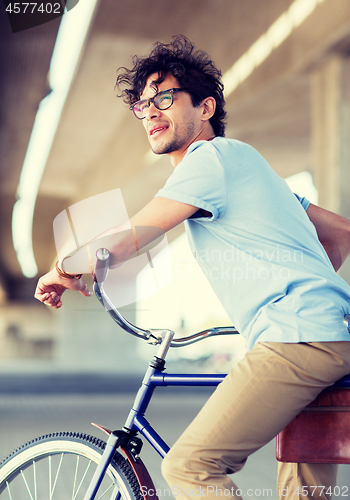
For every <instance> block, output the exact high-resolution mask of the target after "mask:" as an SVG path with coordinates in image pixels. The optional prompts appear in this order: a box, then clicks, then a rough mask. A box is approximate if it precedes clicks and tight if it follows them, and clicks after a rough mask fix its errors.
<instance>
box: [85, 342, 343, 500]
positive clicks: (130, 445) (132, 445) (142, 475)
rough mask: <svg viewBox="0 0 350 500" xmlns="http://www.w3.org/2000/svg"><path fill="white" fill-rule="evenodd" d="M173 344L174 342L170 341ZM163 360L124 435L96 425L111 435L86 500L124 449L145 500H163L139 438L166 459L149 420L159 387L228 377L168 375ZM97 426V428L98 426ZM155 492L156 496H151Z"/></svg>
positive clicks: (147, 380) (212, 383) (146, 382)
mask: <svg viewBox="0 0 350 500" xmlns="http://www.w3.org/2000/svg"><path fill="white" fill-rule="evenodd" d="M169 342H170V341H169ZM160 361H161V358H159V357H157V356H155V357H154V358H153V361H151V363H150V365H151V366H150V367H149V368H148V369H147V371H146V374H145V376H144V379H143V381H142V385H141V387H140V388H139V390H138V393H137V395H136V398H135V401H134V405H133V407H132V409H131V411H130V413H129V415H128V418H127V420H126V422H125V425H124V428H123V430H121V431H113V432H112V431H111V430H109V429H106V428H104V427H102V426H99V425H96V427H98V428H100V429H101V430H103V431H104V432H106V433H107V434H108V435H109V439H108V441H107V446H106V450H105V452H104V454H103V455H102V458H101V462H100V465H99V467H98V469H97V470H96V473H95V476H94V478H93V480H92V483H91V485H90V487H91V490H89V491H88V492H87V494H86V496H85V498H84V500H93V499H94V498H95V494H96V492H97V490H98V488H99V486H100V482H101V480H102V478H103V474H104V472H105V471H106V469H107V467H108V465H109V463H110V461H111V460H112V457H113V454H114V452H115V450H116V449H117V448H118V447H120V448H121V450H122V451H123V453H124V454H125V455H126V458H127V460H128V461H129V463H130V465H131V466H132V468H133V470H134V472H135V474H136V477H137V479H138V481H139V485H140V491H141V492H142V494H143V496H144V499H145V500H159V499H158V496H157V495H156V488H155V486H154V484H153V481H152V479H151V477H150V475H149V473H148V471H147V469H146V467H145V465H144V464H143V462H142V460H141V459H140V457H139V452H140V450H141V446H142V442H141V440H139V439H138V438H137V437H136V436H137V434H140V435H141V436H143V437H144V438H145V439H146V441H147V442H148V443H149V444H150V445H151V446H152V447H153V448H154V450H156V451H157V453H158V454H159V455H160V456H161V457H162V458H164V457H165V455H166V454H167V453H168V451H169V449H170V448H169V446H168V445H167V444H166V442H165V441H164V440H163V439H162V438H161V436H160V435H159V434H158V433H157V431H156V430H155V429H154V428H153V427H152V426H151V424H150V423H149V422H148V420H147V419H146V418H145V413H146V411H147V408H148V405H149V403H150V401H151V399H152V396H153V393H154V390H155V388H156V387H167V386H178V387H199V386H201V387H216V386H218V385H219V384H220V383H221V382H222V381H223V380H224V378H225V377H226V374H183V373H181V374H171V373H165V372H164V371H163V370H164V368H163V367H162V368H161V369H159V368H157V367H154V366H152V364H153V363H159V362H160ZM332 387H334V388H345V387H346V388H349V389H350V375H348V376H346V377H344V378H342V379H341V380H339V381H338V382H336V383H335V384H334V386H332ZM94 425H95V424H94ZM149 492H152V495H149V494H148V493H149Z"/></svg>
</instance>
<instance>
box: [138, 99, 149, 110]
mask: <svg viewBox="0 0 350 500" xmlns="http://www.w3.org/2000/svg"><path fill="white" fill-rule="evenodd" d="M148 108H149V104H148V102H147V101H144V102H141V103H140V111H146V110H147V109H148Z"/></svg>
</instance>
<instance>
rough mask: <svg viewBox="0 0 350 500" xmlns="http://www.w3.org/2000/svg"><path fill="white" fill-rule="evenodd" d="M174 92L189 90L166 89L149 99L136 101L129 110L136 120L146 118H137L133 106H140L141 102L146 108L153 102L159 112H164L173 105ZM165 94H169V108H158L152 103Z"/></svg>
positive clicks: (155, 104)
mask: <svg viewBox="0 0 350 500" xmlns="http://www.w3.org/2000/svg"><path fill="white" fill-rule="evenodd" d="M176 92H189V90H187V89H181V88H173V89H167V90H161V91H160V92H157V94H156V95H154V96H153V97H150V98H149V99H141V100H140V101H136V102H134V104H132V105H131V106H130V107H129V109H131V110H132V111H133V113H134V115H135V116H136V118H137V119H138V120H143V119H144V118H146V116H137V114H136V112H135V106H136V105H137V104H140V103H141V102H147V103H148V106H149V105H150V104H151V102H153V104H154V106H155V107H156V108H157V109H159V110H160V111H165V110H166V109H169V108H170V107H171V106H172V105H173V104H174V94H175V93H176ZM166 93H169V94H171V103H170V104H169V106H167V107H166V108H160V107H159V106H157V103H156V102H154V100H155V99H156V98H157V97H158V96H160V95H162V94H166Z"/></svg>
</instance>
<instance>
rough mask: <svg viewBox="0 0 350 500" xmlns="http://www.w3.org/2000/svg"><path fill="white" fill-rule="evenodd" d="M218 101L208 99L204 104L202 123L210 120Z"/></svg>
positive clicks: (204, 100)
mask: <svg viewBox="0 0 350 500" xmlns="http://www.w3.org/2000/svg"><path fill="white" fill-rule="evenodd" d="M215 109H216V101H215V99H214V97H206V98H205V99H203V102H202V121H207V120H210V118H211V117H212V116H213V114H214V113H215Z"/></svg>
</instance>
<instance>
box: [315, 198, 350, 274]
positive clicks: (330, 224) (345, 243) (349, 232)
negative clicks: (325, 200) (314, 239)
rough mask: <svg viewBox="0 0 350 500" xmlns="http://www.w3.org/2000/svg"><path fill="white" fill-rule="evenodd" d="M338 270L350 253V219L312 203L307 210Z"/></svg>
mask: <svg viewBox="0 0 350 500" xmlns="http://www.w3.org/2000/svg"><path fill="white" fill-rule="evenodd" d="M306 213H307V215H308V216H309V219H310V220H311V222H312V223H313V225H314V226H315V228H316V232H317V236H318V239H319V240H320V242H321V244H322V246H323V247H324V249H325V251H326V253H327V255H328V257H329V259H330V261H331V262H332V264H333V267H334V269H335V270H336V271H338V269H339V268H340V266H341V265H342V264H343V263H344V262H345V260H346V258H347V257H348V256H349V255H350V221H349V220H348V219H346V218H345V217H341V216H340V215H337V214H334V213H333V212H329V211H328V210H325V209H324V208H320V207H318V206H316V205H313V204H312V203H310V205H309V207H308V209H307V210H306Z"/></svg>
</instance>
